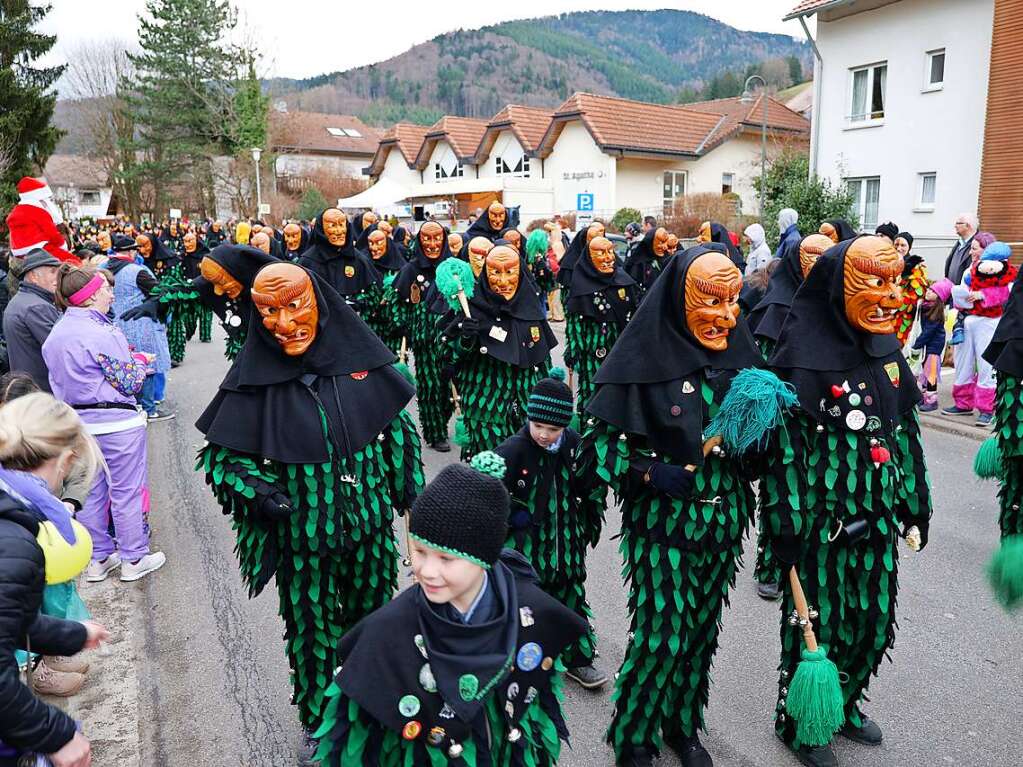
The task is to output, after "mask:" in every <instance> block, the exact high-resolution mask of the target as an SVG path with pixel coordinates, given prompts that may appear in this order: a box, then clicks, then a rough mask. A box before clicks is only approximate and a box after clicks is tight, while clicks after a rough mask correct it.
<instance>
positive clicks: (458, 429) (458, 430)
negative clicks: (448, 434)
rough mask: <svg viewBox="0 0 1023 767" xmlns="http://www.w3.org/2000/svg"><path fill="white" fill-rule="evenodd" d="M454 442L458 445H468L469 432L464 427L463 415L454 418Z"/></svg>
mask: <svg viewBox="0 0 1023 767" xmlns="http://www.w3.org/2000/svg"><path fill="white" fill-rule="evenodd" d="M455 444H456V445H458V446H459V447H469V432H468V431H466V428H465V417H464V416H458V417H456V418H455Z"/></svg>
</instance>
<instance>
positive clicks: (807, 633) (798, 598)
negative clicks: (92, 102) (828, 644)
mask: <svg viewBox="0 0 1023 767" xmlns="http://www.w3.org/2000/svg"><path fill="white" fill-rule="evenodd" d="M789 585H790V586H791V587H792V600H793V601H794V602H795V603H796V612H797V613H798V614H799V617H800V619H801V620H805V621H806V623H805V624H804V625H803V642H805V643H806V649H807V650H809V651H810V652H816V651H817V637H816V636H814V633H813V624H812V623H810V608H809V607H808V606H807V604H806V595H805V594H804V593H803V585H802V584H801V583H800V582H799V575H798V574H797V573H796V568H795V566H793V567H791V568H790V569H789Z"/></svg>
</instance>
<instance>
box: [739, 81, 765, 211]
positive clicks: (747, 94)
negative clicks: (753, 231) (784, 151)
mask: <svg viewBox="0 0 1023 767" xmlns="http://www.w3.org/2000/svg"><path fill="white" fill-rule="evenodd" d="M754 80H759V81H760V82H761V83H763V85H764V92H763V93H762V94H761V102H762V103H763V105H764V109H763V121H762V122H761V125H760V195H759V197H760V225H761V226H763V225H764V195H765V194H766V192H767V190H766V189H765V188H764V183H765V181H766V179H767V80H765V79H764V78H763V77H761V76H760V75H750V76H749V77H747V78H746V84H745V85H743V86H742V98H741V99H740V100H741V101H742V103H743V104H750V103H752V102H753V92H752V91H751V90H750V89H749V87H750V83H752V82H753V81H754Z"/></svg>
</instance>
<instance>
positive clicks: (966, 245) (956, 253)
mask: <svg viewBox="0 0 1023 767" xmlns="http://www.w3.org/2000/svg"><path fill="white" fill-rule="evenodd" d="M955 226H956V237H958V238H959V239H958V241H957V242H956V244H955V245H953V246H952V252H951V253H949V254H948V259H947V260H946V261H945V276H946V277H947V278H948V279H949V280H951V281H952V284H953V285H958V284H959V283H960V282H962V280H963V274H964V273H965V272H966V270H967V269H968V268H969V266H970V245H971V244H972V243H973V236H974V235H975V234H976V233H977V226H978V222H977V216H976V215H975V214H973V213H963V214H962V215H959V216H956V224H955Z"/></svg>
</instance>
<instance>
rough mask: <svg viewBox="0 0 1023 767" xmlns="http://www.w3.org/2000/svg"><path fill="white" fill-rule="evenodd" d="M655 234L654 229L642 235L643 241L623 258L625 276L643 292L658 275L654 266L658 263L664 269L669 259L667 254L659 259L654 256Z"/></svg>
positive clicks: (658, 272)
mask: <svg viewBox="0 0 1023 767" xmlns="http://www.w3.org/2000/svg"><path fill="white" fill-rule="evenodd" d="M656 234H657V229H656V228H654V229H651V230H650V231H649V232H647V233H646V234H644V235H643V239H642V240H640V241H639V242H638V243H636V247H634V248H631V249H630V250H629V255H628V256H626V257H625V272H626V274H628V275H629V276H630V277H632V279H633V281H634V282H635V283H636V284H637V285H639V286H641V287H642V288H643V289H644V290H645V289H647V288H649V287H650V285H651V284H652V283H653V281H654V280H655V279H657V275H658V274H660V271H659V270H656V271H655V267H654V264H656V263H659V264H660V267H661V268H664V263H665V262H666V261H667V260H668V259H669V258H671V256H669V255H668V254H667V253H665V254H664V255H663V256H661V257H660V258H658V257H657V256H656V255H655V254H654V235H656Z"/></svg>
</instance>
